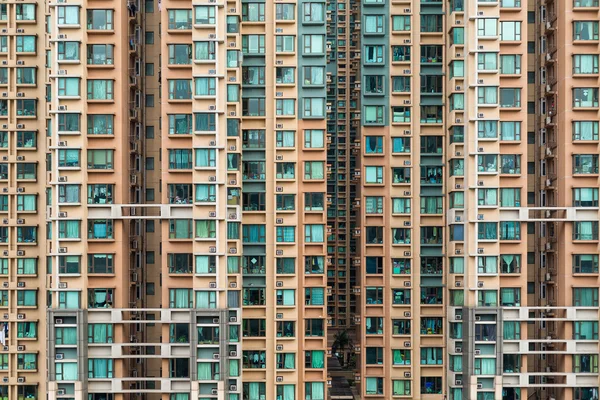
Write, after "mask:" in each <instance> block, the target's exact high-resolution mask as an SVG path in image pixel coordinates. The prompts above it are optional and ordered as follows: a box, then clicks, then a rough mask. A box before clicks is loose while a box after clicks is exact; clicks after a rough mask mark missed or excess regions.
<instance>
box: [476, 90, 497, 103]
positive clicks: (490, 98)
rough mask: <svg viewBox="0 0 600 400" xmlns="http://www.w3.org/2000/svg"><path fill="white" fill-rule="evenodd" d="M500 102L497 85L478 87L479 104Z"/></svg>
mask: <svg viewBox="0 0 600 400" xmlns="http://www.w3.org/2000/svg"><path fill="white" fill-rule="evenodd" d="M496 103H498V88H497V87H496V86H480V87H478V88H477V104H480V105H494V104H496Z"/></svg>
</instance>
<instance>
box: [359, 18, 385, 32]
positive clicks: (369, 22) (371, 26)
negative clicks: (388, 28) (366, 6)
mask: <svg viewBox="0 0 600 400" xmlns="http://www.w3.org/2000/svg"><path fill="white" fill-rule="evenodd" d="M364 33H365V34H383V33H384V30H383V15H365V23H364Z"/></svg>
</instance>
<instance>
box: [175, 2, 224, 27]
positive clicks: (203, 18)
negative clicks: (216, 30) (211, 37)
mask: <svg viewBox="0 0 600 400" xmlns="http://www.w3.org/2000/svg"><path fill="white" fill-rule="evenodd" d="M170 11H171V10H170ZM215 14H216V10H215V7H214V6H196V7H194V23H195V24H197V25H214V24H215V22H216V18H215ZM169 28H170V27H169ZM170 29H172V28H170ZM175 29H177V28H175ZM187 29H190V28H187Z"/></svg>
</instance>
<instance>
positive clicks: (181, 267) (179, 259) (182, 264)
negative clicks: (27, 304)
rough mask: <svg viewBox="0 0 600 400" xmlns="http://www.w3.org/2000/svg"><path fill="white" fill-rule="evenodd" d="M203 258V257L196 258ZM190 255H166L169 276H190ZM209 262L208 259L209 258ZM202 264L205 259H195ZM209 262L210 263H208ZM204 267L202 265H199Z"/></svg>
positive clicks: (191, 264) (191, 262)
mask: <svg viewBox="0 0 600 400" xmlns="http://www.w3.org/2000/svg"><path fill="white" fill-rule="evenodd" d="M197 257H203V256H197ZM192 260H193V259H192V255H191V254H189V253H170V254H167V266H168V267H169V273H170V274H191V273H192V271H193V267H192V266H193V261H192ZM209 260H210V258H209ZM198 261H200V262H201V263H204V262H205V261H206V260H205V259H200V260H198V259H196V262H198ZM209 262H210V261H209ZM201 265H204V264H201Z"/></svg>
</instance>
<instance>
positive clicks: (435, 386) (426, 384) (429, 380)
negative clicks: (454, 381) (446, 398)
mask: <svg viewBox="0 0 600 400" xmlns="http://www.w3.org/2000/svg"><path fill="white" fill-rule="evenodd" d="M442 391H443V386H442V378H441V377H426V376H422V377H421V393H422V394H442Z"/></svg>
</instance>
